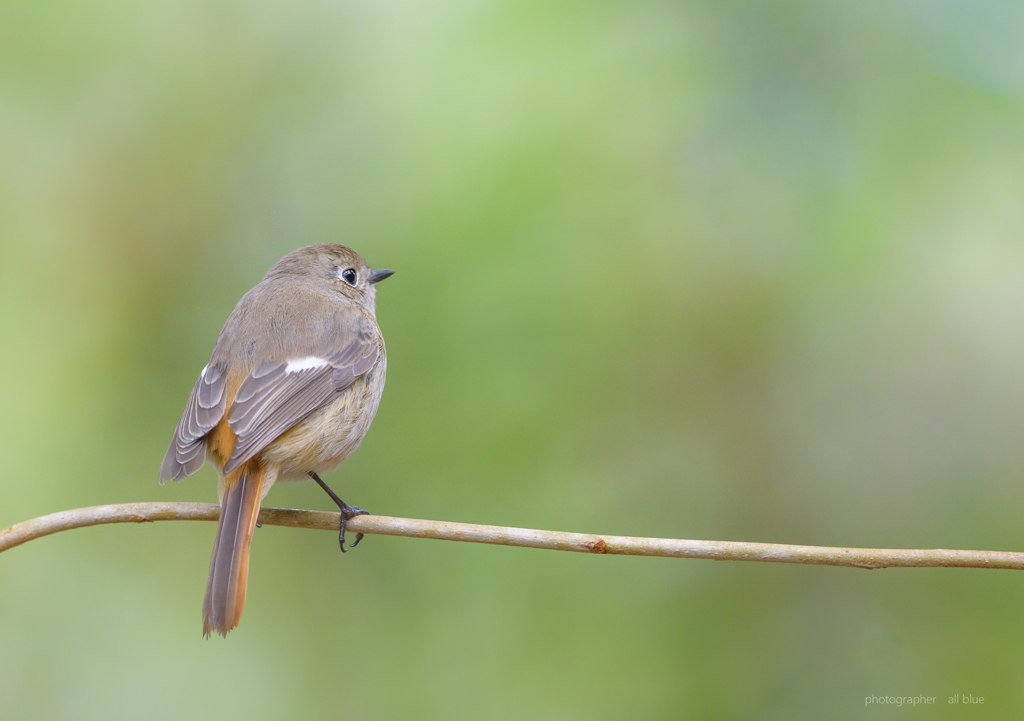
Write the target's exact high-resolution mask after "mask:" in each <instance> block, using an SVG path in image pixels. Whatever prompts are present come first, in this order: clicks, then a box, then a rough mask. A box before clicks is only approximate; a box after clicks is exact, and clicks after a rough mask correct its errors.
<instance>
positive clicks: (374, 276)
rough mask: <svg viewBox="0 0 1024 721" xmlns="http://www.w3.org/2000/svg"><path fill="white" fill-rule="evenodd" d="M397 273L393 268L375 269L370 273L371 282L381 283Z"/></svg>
mask: <svg viewBox="0 0 1024 721" xmlns="http://www.w3.org/2000/svg"><path fill="white" fill-rule="evenodd" d="M394 274H395V271H393V270H375V271H372V272H371V273H370V282H371V283H380V282H381V281H382V280H384V279H385V278H390V277H391V276H393V275H394Z"/></svg>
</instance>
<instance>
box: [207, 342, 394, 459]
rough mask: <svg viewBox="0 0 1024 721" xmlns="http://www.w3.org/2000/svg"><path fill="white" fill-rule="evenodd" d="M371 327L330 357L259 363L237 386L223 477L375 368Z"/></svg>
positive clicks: (376, 351)
mask: <svg viewBox="0 0 1024 721" xmlns="http://www.w3.org/2000/svg"><path fill="white" fill-rule="evenodd" d="M374 330H375V329H374V328H372V326H371V324H369V323H366V324H360V326H359V327H358V328H357V329H356V331H355V332H354V333H351V334H347V335H348V342H346V343H345V344H344V345H343V347H342V348H340V349H339V350H336V351H334V352H333V353H330V354H327V353H325V354H323V355H308V356H304V357H300V358H291V359H289V360H286V361H275V360H270V361H263V362H261V363H258V364H257V365H256V367H255V368H253V370H252V371H251V372H250V373H249V375H248V376H246V378H245V380H243V381H242V384H241V385H240V386H239V387H238V391H237V392H236V393H235V397H234V400H233V402H232V404H231V410H230V411H229V412H228V425H229V426H230V427H231V430H232V431H234V433H235V434H236V435H237V436H238V440H237V441H236V442H235V449H234V452H233V453H232V455H231V458H230V459H229V460H228V462H227V463H225V464H224V471H223V472H224V474H228V473H231V472H232V471H234V470H235V469H237V468H238V467H239V466H241V465H242V464H243V463H245V462H246V461H248V460H249V459H250V458H252V457H253V456H255V455H256V454H257V453H259V452H260V451H261V450H263V449H264V448H265V447H266V446H267V445H268V444H270V443H271V442H272V441H273V440H274V439H276V438H277V437H278V436H280V435H281V434H282V433H284V432H285V431H286V430H288V429H289V428H291V427H292V426H293V425H295V424H296V423H298V422H299V421H300V420H302V419H303V418H305V417H306V416H307V415H309V414H310V413H311V412H313V411H315V410H316V409H317V408H319V407H321V406H323V405H325V404H327V403H329V402H330V401H332V400H334V398H336V397H337V396H338V394H339V393H341V392H342V391H344V390H345V389H346V388H348V387H349V386H350V385H352V383H353V382H355V380H356V379H357V378H359V377H360V376H362V375H363V374H364V373H366V372H368V371H369V370H370V369H371V368H373V366H374V365H375V364H376V363H377V358H378V356H379V355H380V341H379V339H378V335H377V334H376V333H375V332H374Z"/></svg>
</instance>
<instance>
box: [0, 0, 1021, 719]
mask: <svg viewBox="0 0 1024 721" xmlns="http://www.w3.org/2000/svg"><path fill="white" fill-rule="evenodd" d="M1022 31H1024V6H1021V5H1020V4H1019V3H1013V2H996V1H991V0H976V1H975V2H971V3H965V2H952V1H950V0H935V1H933V2H890V1H888V0H886V1H885V2H882V1H877V2H871V1H869V2H857V3H850V2H820V1H819V0H815V1H814V2H810V1H807V2H797V1H787V0H782V1H780V2H773V3H767V4H766V3H757V2H738V1H737V2H701V1H696V0H694V1H685V2H647V1H641V2H601V1H594V0H590V1H588V2H535V1H532V0H527V1H519V2H498V1H495V2H463V1H458V0H433V1H432V2H429V3H418V2H402V1H391V0H385V1H374V2H369V1H363V0H360V1H358V2H318V1H317V0H299V1H297V2H290V3H283V2H279V3H250V2H237V1H231V0H228V1H220V0H218V1H216V2H207V1H203V2H198V1H195V0H186V1H185V2H164V1H159V2H154V3H136V2H125V1H124V0H96V1H94V2H89V3H73V2H52V1H49V0H46V1H42V2H28V1H26V0H18V1H15V2H7V3H4V4H3V5H2V6H0V168H2V170H0V323H2V326H0V330H2V339H3V340H2V343H0V397H2V399H3V400H2V412H0V526H7V525H9V524H12V523H15V522H18V521H22V520H25V519H28V518H32V517H35V516H38V515H42V514H46V513H50V512H53V511H57V510H63V509H67V508H75V507H79V506H89V505H97V504H104V503H121V502H131V501H143V500H168V501H169V500H190V501H211V500H215V498H216V492H215V475H214V473H213V472H212V471H211V470H210V469H209V468H206V469H204V470H203V471H202V472H201V473H200V474H198V475H197V476H194V477H192V478H189V479H188V480H186V481H185V482H183V483H181V484H180V485H173V484H171V485H167V486H163V487H161V486H158V485H157V483H156V476H157V469H158V467H159V465H160V461H161V459H162V457H163V453H164V451H165V449H166V446H167V443H168V442H169V440H170V437H171V432H172V429H173V428H174V425H175V423H176V422H177V419H178V416H179V414H180V412H181V410H182V408H183V405H184V402H185V399H186V397H187V395H188V392H189V390H190V388H191V385H192V383H193V380H194V378H195V376H196V374H197V372H198V371H199V369H200V368H202V366H203V365H204V364H205V363H206V360H207V358H208V355H209V352H210V350H211V348H212V344H213V342H214V340H215V338H216V335H217V332H218V330H219V329H220V326H221V324H222V323H223V321H224V319H225V318H226V317H227V315H228V313H229V312H230V310H231V309H232V307H233V306H234V303H235V302H236V301H237V300H238V298H239V297H240V296H241V295H242V294H243V293H244V292H245V291H246V290H247V289H248V288H250V287H251V286H252V285H254V284H255V283H256V282H257V281H258V280H259V279H260V278H261V277H262V275H263V273H264V272H265V271H266V270H267V269H268V268H269V267H270V266H271V265H272V264H273V263H274V262H275V261H276V260H277V259H278V258H279V257H280V256H282V255H284V254H285V253H286V252H288V251H289V250H291V249H293V248H296V247H298V246H301V245H305V244H308V243H314V242H342V243H345V244H348V245H351V246H353V247H355V248H356V249H357V250H359V251H360V252H362V253H363V254H364V255H365V256H366V258H367V259H368V261H369V262H370V263H371V265H373V266H375V267H388V268H394V269H396V270H397V274H396V275H395V277H394V278H393V279H392V280H389V281H388V282H387V283H386V284H384V285H382V286H381V287H380V293H379V303H378V318H379V321H380V324H381V326H382V328H383V330H384V334H385V337H386V339H387V343H388V354H389V366H388V384H387V390H386V392H385V394H384V399H383V402H382V404H381V407H380V412H379V414H378V416H377V420H376V422H375V424H374V426H373V428H372V430H371V432H370V434H369V436H368V437H367V439H366V441H365V442H364V443H363V446H362V448H361V449H360V450H359V452H358V453H357V454H356V455H355V456H353V457H352V458H351V459H350V460H349V461H348V462H347V463H346V464H345V465H344V466H343V467H342V468H341V469H339V470H338V471H336V472H335V473H333V474H331V475H330V477H329V478H328V479H327V480H328V481H329V482H330V483H331V484H332V485H333V486H334V487H335V488H336V489H338V490H339V492H340V493H341V495H342V497H344V498H345V499H346V500H348V501H350V502H353V503H357V504H359V505H361V506H364V507H366V508H369V509H371V510H373V511H375V512H378V513H382V514H387V515H399V516H401V515H405V516H412V517H420V518H436V519H447V520H462V521H470V522H479V523H494V524H503V525H518V526H527V527H540V528H555V529H561V530H576V531H592V532H604V533H614V534H631V535H650V536H668V537H682V538H705V539H718V540H751V541H754V540H756V541H772V542H790V543H808V544H828V545H849V546H895V547H948V548H988V549H1022V548H1024V517H1022V510H1024V446H1022V443H1021V440H1022V438H1024V202H1022V198H1024V45H1022V44H1021V42H1020V38H1021V36H1022ZM268 503H270V504H272V505H279V506H295V507H307V508H320V509H325V510H329V509H331V508H333V506H332V504H331V502H330V501H329V499H328V498H327V497H326V496H325V495H324V494H323V493H322V492H321V491H320V490H319V489H318V488H317V487H316V486H314V485H313V484H309V483H307V484H296V485H290V486H279V487H277V488H275V489H274V490H273V492H272V494H271V495H270V497H269V499H268ZM213 534H214V526H213V524H208V523H192V524H189V523H159V524H153V525H147V526H110V527H103V528H91V529H85V530H80V531H74V532H69V533H65V534H60V535H57V536H53V537H49V538H46V539H42V540H39V541H35V542H33V543H31V544H28V545H26V546H23V547H20V548H17V549H15V550H12V551H10V552H9V553H5V554H3V556H2V557H0V589H2V591H0V717H2V718H3V719H34V718H40V719H41V718H47V719H93V718H95V719H100V718H102V719H136V718H148V719H178V718H222V719H223V718H246V719H269V718H332V717H341V716H346V717H350V718H360V719H394V718H413V717H415V718H422V719H440V718H444V719H451V718H488V719H511V718H529V719H559V720H562V719H613V718H615V719H621V718H649V719H677V718H685V717H689V716H693V717H697V718H705V719H749V718H757V719H793V718H836V719H842V718H862V717H878V718H896V717H899V718H904V717H906V715H907V714H913V715H914V716H915V717H923V716H924V715H927V716H928V717H930V718H961V717H962V716H963V715H964V714H965V713H967V712H968V710H969V709H966V708H964V707H963V706H951V705H949V704H948V703H947V699H948V698H949V697H951V696H953V695H954V694H961V695H963V694H971V695H973V696H975V697H984V699H985V702H984V709H982V710H981V712H983V713H984V714H985V715H989V714H991V715H992V716H1002V717H1008V716H1010V715H1018V714H1019V713H1020V712H1021V711H1024V684H1021V682H1020V681H1021V678H1022V675H1024V613H1022V608H1024V576H1021V575H1020V574H1018V573H1011V572H1006V571H1000V572H994V571H974V570H956V569H952V570H942V569H935V570H930V569H908V570H886V571H874V572H863V571H859V570H855V569H834V568H804V567H788V566H778V565H759V564H727V563H713V562H704V561H678V560H669V559H646V558H616V557H591V556H584V555H576V554H563V553H551V552H541V551H531V550H522V549H507V548H492V547H485V546H474V545H463V544H451V543H441V542H434V541H421V540H410V539H393V538H382V537H369V538H367V539H366V541H365V543H364V545H363V546H361V547H360V548H359V549H358V550H357V551H356V552H353V553H350V554H347V555H346V556H344V557H342V556H341V555H340V554H339V553H338V550H337V544H336V541H335V538H334V537H333V536H331V535H330V534H327V533H316V532H309V531H299V530H292V529H281V528H270V527H264V528H263V529H261V530H258V531H257V532H256V536H255V539H254V542H253V556H252V558H253V561H252V568H251V576H250V586H249V596H248V604H247V607H246V612H245V618H244V619H243V622H242V624H241V626H240V627H239V628H238V629H237V630H236V631H235V632H233V633H232V634H231V635H230V636H229V638H228V639H227V640H226V641H224V640H222V639H220V638H215V639H211V640H209V641H205V640H203V638H202V637H201V635H200V629H201V622H200V606H201V601H202V596H203V591H204V587H205V579H206V572H207V568H208V562H209V553H210V549H211V548H212V541H213ZM887 694H888V695H917V694H925V695H929V696H935V697H937V699H938V700H937V703H936V704H935V705H934V706H932V707H930V708H929V709H928V710H927V711H924V710H917V711H914V710H909V709H906V708H902V709H896V708H892V707H889V708H880V707H873V708H865V705H864V699H865V697H866V696H869V695H877V696H881V695H887ZM974 715H977V714H974Z"/></svg>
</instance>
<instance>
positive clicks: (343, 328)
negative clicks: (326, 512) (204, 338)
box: [160, 245, 393, 637]
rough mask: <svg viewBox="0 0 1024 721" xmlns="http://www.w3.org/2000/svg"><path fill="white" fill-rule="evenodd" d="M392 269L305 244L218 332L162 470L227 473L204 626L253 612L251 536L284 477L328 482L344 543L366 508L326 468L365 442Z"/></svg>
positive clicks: (171, 475) (231, 623)
mask: <svg viewBox="0 0 1024 721" xmlns="http://www.w3.org/2000/svg"><path fill="white" fill-rule="evenodd" d="M392 273H393V271H390V270H370V268H369V267H367V265H366V262H365V261H364V260H363V258H362V257H361V256H360V255H359V254H358V253H356V252H355V251H354V250H352V249H351V248H347V247H345V246H343V245H310V246H307V247H305V248H299V249H298V250H295V251H292V252H291V253H289V254H288V255H286V256H285V257H283V258H282V259H281V260H280V261H278V263H277V264H276V265H275V266H274V267H273V268H271V269H270V271H269V272H268V273H267V275H266V277H264V278H263V280H262V281H260V283H259V284H258V285H257V286H256V287H255V288H253V289H252V290H250V291H249V292H248V293H246V294H245V295H244V296H243V297H242V300H240V301H239V302H238V305H237V306H235V310H234V311H233V312H232V313H231V315H230V317H228V320H227V322H226V323H225V324H224V328H223V329H222V330H221V332H220V335H219V336H218V337H217V343H216V345H214V347H213V353H212V354H211V355H210V362H209V363H208V364H207V366H206V367H205V368H203V370H202V372H201V373H200V374H199V379H198V380H197V381H196V384H195V387H194V388H193V389H192V395H190V396H189V399H188V403H187V404H186V405H185V412H184V414H182V416H181V420H180V421H178V427H177V429H176V430H175V432H174V439H173V440H172V441H171V446H170V448H168V449H167V455H166V456H165V457H164V462H163V464H162V465H161V466H160V480H161V482H163V480H164V479H167V480H172V481H180V480H181V479H183V478H185V477H186V476H188V475H191V474H192V473H195V472H196V471H198V470H199V469H200V468H201V467H202V465H203V463H204V461H206V460H209V461H210V462H211V463H212V464H213V465H214V466H215V467H216V469H217V473H218V474H219V475H220V482H219V484H218V486H217V491H218V494H219V496H220V520H219V521H218V523H217V539H216V541H214V545H213V558H212V559H211V560H210V577H209V580H208V581H207V584H206V599H205V600H204V601H203V635H204V636H207V637H209V635H210V632H211V631H216V632H217V633H219V634H221V635H222V636H226V635H227V633H228V631H230V630H231V629H233V628H234V627H235V626H237V625H238V622H239V620H240V619H241V617H242V608H243V607H244V605H245V588H246V583H247V580H248V575H249V542H250V541H251V540H252V533H253V527H254V526H255V524H256V517H257V516H258V515H259V510H260V503H261V501H262V500H263V498H264V497H265V496H266V495H267V492H268V491H270V489H271V487H272V486H273V485H274V484H275V483H276V482H277V481H292V480H304V479H305V478H306V477H307V476H308V477H310V478H312V479H313V480H315V481H316V482H317V483H318V484H320V486H321V487H322V488H323V489H324V490H325V491H326V492H327V493H328V494H329V495H330V496H331V498H332V499H333V500H334V502H335V503H337V504H338V507H339V508H340V509H341V514H342V521H341V533H340V535H339V543H340V544H341V550H342V551H344V550H345V526H346V523H347V521H348V520H349V519H350V518H352V517H353V516H355V515H358V514H360V513H366V511H363V510H362V509H360V508H355V507H353V506H349V505H348V504H346V503H345V502H344V501H342V500H341V499H340V498H338V496H337V495H335V494H334V492H333V491H332V490H331V489H330V488H328V487H327V485H326V484H325V483H324V482H323V481H322V480H321V479H320V476H319V475H318V474H320V473H326V472H327V471H330V470H333V469H334V468H337V467H338V465H339V464H341V462H342V461H344V460H345V459H346V458H348V456H349V455H350V454H351V453H352V452H353V451H355V450H356V448H358V447H359V443H360V442H361V441H362V440H363V436H365V435H366V431H367V430H369V428H370V423H371V422H372V421H373V417H374V415H375V414H376V412H377V405H378V404H379V403H380V397H381V393H382V392H383V391H384V376H385V371H386V367H387V356H386V355H385V352H384V338H383V336H382V335H381V332H380V328H379V327H378V326H377V318H376V310H375V300H376V295H377V292H376V287H375V286H376V284H377V283H379V282H380V281H382V280H384V279H385V278H387V277H389V276H390V275H391V274H392ZM361 537H362V535H361V534H360V535H357V536H356V540H355V542H354V543H353V544H352V545H353V546H355V545H356V543H358V542H359V540H360V538H361Z"/></svg>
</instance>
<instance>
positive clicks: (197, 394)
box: [160, 364, 227, 481]
mask: <svg viewBox="0 0 1024 721" xmlns="http://www.w3.org/2000/svg"><path fill="white" fill-rule="evenodd" d="M226 386H227V373H225V372H224V369H223V368H221V366H219V365H216V364H213V365H208V366H207V367H206V368H203V371H202V373H200V374H199V378H198V379H197V380H196V384H195V386H194V387H193V388H192V394H191V395H189V397H188V403H186V404H185V412H184V413H182V415H181V420H179V421H178V427H177V428H176V429H175V430H174V438H173V439H171V445H170V447H169V448H168V449H167V454H166V455H165V456H164V462H163V463H162V464H161V465H160V480H161V481H163V480H164V479H166V480H169V481H180V480H181V479H183V478H185V477H186V476H190V475H192V474H193V473H195V472H196V471H198V470H199V469H200V468H202V466H203V462H204V461H206V434H207V433H209V432H210V431H211V430H213V427H214V426H216V425H217V424H218V423H219V422H220V419H221V418H223V417H224V407H225V405H226V402H227V397H226V396H227V394H226V392H225V391H226Z"/></svg>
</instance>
